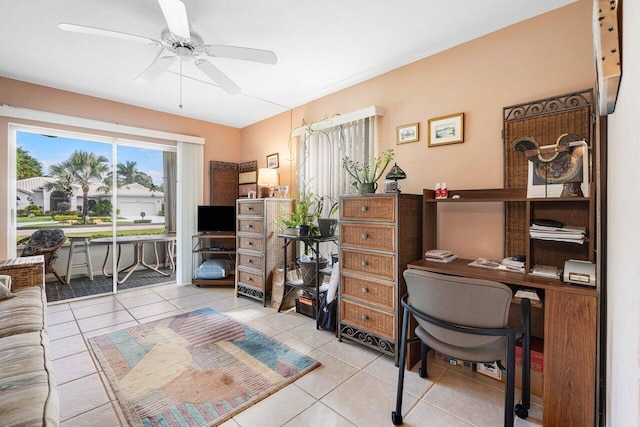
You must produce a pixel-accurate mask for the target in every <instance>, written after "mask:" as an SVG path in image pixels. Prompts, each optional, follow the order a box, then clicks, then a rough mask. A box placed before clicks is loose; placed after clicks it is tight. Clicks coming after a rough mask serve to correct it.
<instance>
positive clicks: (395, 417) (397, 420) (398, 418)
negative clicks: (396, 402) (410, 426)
mask: <svg viewBox="0 0 640 427" xmlns="http://www.w3.org/2000/svg"><path fill="white" fill-rule="evenodd" d="M391 422H392V423H393V425H394V426H399V425H401V424H402V415H401V414H398V413H397V412H396V411H393V412H392V413H391Z"/></svg>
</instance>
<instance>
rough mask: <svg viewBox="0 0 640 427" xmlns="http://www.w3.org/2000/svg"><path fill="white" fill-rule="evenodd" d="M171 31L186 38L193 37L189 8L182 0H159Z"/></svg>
mask: <svg viewBox="0 0 640 427" xmlns="http://www.w3.org/2000/svg"><path fill="white" fill-rule="evenodd" d="M158 3H160V8H161V9H162V14H163V15H164V19H165V20H166V21H167V26H168V27H169V31H171V32H172V33H173V34H175V35H176V36H178V37H180V38H183V39H185V40H187V41H188V40H190V39H191V33H190V31H189V20H188V19H187V8H186V7H185V5H184V3H182V2H181V1H180V0H158Z"/></svg>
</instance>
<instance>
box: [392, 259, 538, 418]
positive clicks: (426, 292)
mask: <svg viewBox="0 0 640 427" xmlns="http://www.w3.org/2000/svg"><path fill="white" fill-rule="evenodd" d="M404 278H405V281H406V284H407V295H405V296H404V297H403V298H402V306H403V308H404V313H403V320H402V332H401V342H400V361H399V374H398V389H397V396H396V410H395V411H394V412H392V414H391V419H392V421H393V423H394V424H395V425H399V424H402V390H403V387H404V366H405V363H406V350H407V343H408V342H417V341H420V343H421V347H420V348H421V366H420V369H419V374H420V376H421V377H426V376H427V352H428V351H429V350H430V349H434V350H437V351H440V352H442V353H445V354H447V355H449V356H451V357H454V358H456V359H460V360H466V361H469V362H476V363H487V362H495V361H497V362H500V361H501V360H503V359H506V363H507V367H506V387H505V413H504V425H505V426H513V420H514V416H513V415H514V392H515V348H516V339H517V338H520V337H521V338H522V347H523V363H522V404H519V405H516V407H515V410H516V413H517V415H518V416H519V417H521V418H526V417H527V416H528V409H529V406H530V394H529V392H530V390H529V388H530V374H529V367H530V332H529V331H530V302H529V300H527V299H523V300H522V304H521V306H522V313H521V324H520V325H518V326H517V327H515V328H509V327H508V326H507V322H508V319H509V308H510V306H511V298H512V291H511V289H510V288H509V287H508V286H506V285H504V284H502V283H498V282H492V281H489V280H480V279H472V278H467V277H458V276H450V275H444V274H437V273H432V272H428V271H422V270H414V269H409V270H405V272H404ZM409 314H413V316H414V318H415V319H416V321H417V322H418V326H417V327H416V329H415V333H416V338H414V339H411V340H409V339H407V329H408V324H409Z"/></svg>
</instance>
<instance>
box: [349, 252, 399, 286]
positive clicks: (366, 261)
mask: <svg viewBox="0 0 640 427" xmlns="http://www.w3.org/2000/svg"><path fill="white" fill-rule="evenodd" d="M395 264H396V263H395V256H393V255H385V254H376V253H372V252H364V251H351V250H346V249H342V250H341V251H340V268H341V269H342V270H344V271H350V272H354V273H360V274H365V275H367V276H374V277H379V278H381V279H386V280H391V281H395V280H396V268H395Z"/></svg>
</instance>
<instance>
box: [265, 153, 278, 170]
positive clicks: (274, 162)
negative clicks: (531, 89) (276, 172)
mask: <svg viewBox="0 0 640 427" xmlns="http://www.w3.org/2000/svg"><path fill="white" fill-rule="evenodd" d="M267 167H268V168H269V169H278V168H279V167H280V161H279V159H278V153H274V154H269V155H268V156H267Z"/></svg>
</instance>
